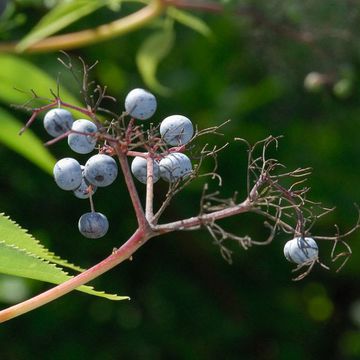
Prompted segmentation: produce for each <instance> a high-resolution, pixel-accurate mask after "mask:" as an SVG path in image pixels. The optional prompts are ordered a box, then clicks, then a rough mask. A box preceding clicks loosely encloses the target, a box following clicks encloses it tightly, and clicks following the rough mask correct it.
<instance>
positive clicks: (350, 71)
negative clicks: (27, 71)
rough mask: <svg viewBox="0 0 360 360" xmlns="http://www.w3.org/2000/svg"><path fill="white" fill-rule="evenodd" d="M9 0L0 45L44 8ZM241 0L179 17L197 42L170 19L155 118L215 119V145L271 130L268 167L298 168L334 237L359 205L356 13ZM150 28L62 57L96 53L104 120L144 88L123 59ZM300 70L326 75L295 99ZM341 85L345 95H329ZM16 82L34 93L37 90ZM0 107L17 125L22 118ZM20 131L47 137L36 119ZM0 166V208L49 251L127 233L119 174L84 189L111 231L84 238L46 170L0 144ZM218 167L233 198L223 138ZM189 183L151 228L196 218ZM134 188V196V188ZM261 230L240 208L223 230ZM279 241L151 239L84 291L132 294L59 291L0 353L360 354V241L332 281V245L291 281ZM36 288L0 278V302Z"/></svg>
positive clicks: (89, 258) (45, 64)
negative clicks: (170, 39)
mask: <svg viewBox="0 0 360 360" xmlns="http://www.w3.org/2000/svg"><path fill="white" fill-rule="evenodd" d="M14 3H15V5H16V11H15V12H14V14H13V15H11V17H9V19H10V20H12V21H15V20H14V19H15V18H16V16H18V17H19V16H20V15H21V16H22V17H23V18H24V19H25V20H24V21H23V22H22V23H21V21H20V24H19V25H18V26H16V27H14V28H12V29H10V30H9V29H7V30H6V29H5V30H4V29H2V32H1V37H2V39H3V40H4V41H5V40H15V39H19V38H21V37H22V36H23V35H24V34H26V33H27V31H29V30H30V29H31V27H32V26H33V25H34V24H35V23H36V22H37V21H38V19H40V17H41V16H42V15H43V14H45V13H46V11H47V9H46V7H45V6H44V5H43V4H42V2H39V1H37V2H33V1H26V2H25V1H16V2H14ZM251 3H252V5H251V8H250V7H249V3H247V2H245V1H233V2H230V4H229V6H228V8H227V9H228V10H227V11H225V12H222V13H218V14H209V13H206V12H194V15H195V14H196V15H198V16H200V17H201V18H202V19H203V20H204V21H205V22H206V23H207V24H208V26H209V27H210V28H211V29H212V31H213V37H212V38H211V39H207V38H204V37H203V36H201V35H199V34H198V33H195V32H194V31H192V30H190V29H188V28H186V27H184V26H182V25H179V24H175V29H176V44H175V46H174V48H173V50H172V51H171V53H170V54H169V55H168V56H167V57H166V58H165V59H164V60H163V62H162V63H161V65H160V67H159V71H158V77H159V80H160V81H161V83H163V84H165V85H166V86H168V87H169V88H171V89H173V93H172V95H171V96H169V97H164V96H160V95H158V96H157V98H158V111H157V113H156V116H155V118H154V121H155V122H156V121H160V120H161V119H162V118H164V117H165V116H167V115H169V114H173V113H181V114H185V115H187V116H189V117H190V118H191V119H192V120H193V122H194V123H196V124H197V125H198V126H199V128H205V127H209V126H214V125H218V124H220V123H222V122H224V121H225V120H227V119H229V118H230V119H231V120H232V121H231V123H230V124H229V125H227V126H226V127H225V128H224V129H223V132H224V134H225V137H224V138H209V142H211V143H212V142H217V143H219V144H222V143H224V142H226V141H231V140H232V139H233V138H234V136H240V137H243V138H246V139H247V140H248V141H250V142H255V141H257V140H260V139H262V138H264V137H266V136H268V135H270V134H272V135H274V136H278V135H284V138H283V139H281V141H280V145H279V149H278V151H277V152H276V156H277V158H278V159H279V160H280V161H281V162H282V163H284V164H286V166H287V167H288V168H289V169H292V168H297V167H300V166H301V167H307V166H310V167H312V168H313V174H312V176H311V177H310V178H309V180H308V185H309V186H310V187H311V188H312V190H311V193H310V197H311V198H312V199H313V200H316V201H321V202H323V203H324V205H325V206H329V207H332V206H336V210H335V211H334V212H333V213H332V214H330V215H328V216H327V217H326V218H323V219H321V221H320V222H319V223H318V225H317V226H316V227H315V228H314V230H313V232H314V233H316V234H319V235H332V234H334V231H335V228H334V224H338V225H339V226H340V228H341V229H343V230H346V229H348V228H350V227H351V226H352V225H353V224H354V222H355V221H356V216H357V213H356V208H355V207H354V205H353V203H354V202H358V203H359V201H360V190H359V179H360V171H359V169H360V156H359V153H360V150H359V146H360V145H359V141H358V139H359V135H360V128H359V127H360V91H359V74H360V67H359V60H360V58H359V55H360V48H359V44H358V37H359V24H360V19H359V9H360V7H359V5H358V4H357V3H356V2H353V1H340V0H337V1H335V0H334V1H328V2H326V3H323V2H319V3H315V2H312V1H303V2H301V3H299V4H295V3H293V2H291V4H288V2H287V1H270V2H265V1H260V0H258V1H255V2H251ZM237 9H242V10H244V9H246V10H247V11H241V12H237ZM249 9H250V10H249ZM124 11H125V12H126V11H129V12H130V11H133V7H132V5H128V6H125V5H124ZM116 16H118V14H114V13H112V12H110V11H109V10H101V11H99V12H97V13H96V15H92V16H89V17H86V18H84V19H82V20H81V21H80V22H78V23H76V24H74V25H72V26H71V27H70V28H69V29H67V30H69V31H70V30H76V29H81V28H87V27H93V26H95V25H96V24H101V23H105V22H107V21H110V20H111V19H112V18H116ZM10 20H7V21H10ZM4 21H5V20H4ZM0 22H1V19H0ZM4 23H5V22H4ZM4 23H3V24H4ZM154 26H155V25H154ZM154 26H153V27H146V28H144V29H141V30H139V31H137V32H134V33H130V34H128V35H126V36H124V37H120V38H115V39H112V40H109V41H106V42H103V43H101V44H97V45H93V46H89V47H86V48H82V49H75V50H73V51H70V52H69V53H70V55H71V56H74V57H75V58H76V57H77V56H82V57H83V58H84V59H85V61H86V62H87V63H92V62H94V61H95V60H99V65H98V66H97V67H96V69H95V71H94V73H93V76H94V78H95V79H96V81H98V82H99V83H100V84H102V85H107V86H108V88H109V93H110V94H111V95H113V96H114V97H116V98H117V99H118V104H117V105H114V109H116V111H118V112H120V111H122V104H123V99H124V97H125V96H126V93H127V92H128V91H129V90H131V89H132V88H134V87H145V86H146V85H144V83H143V81H142V79H141V77H140V75H139V72H138V71H137V68H136V65H135V61H134V59H135V56H136V52H137V50H138V48H139V46H140V44H141V43H142V41H143V40H144V39H145V38H146V36H148V35H149V33H150V32H151V31H153V29H154ZM310 35H311V36H310ZM306 36H308V37H306ZM309 36H310V40H306V39H309ZM304 39H305V40H304ZM19 56H20V57H22V58H24V59H26V60H28V61H30V62H32V63H33V64H36V65H37V66H39V67H41V68H42V69H43V70H44V71H46V72H47V73H48V74H50V75H51V76H53V77H56V75H57V73H58V72H59V71H62V72H65V70H64V69H63V68H62V67H61V65H60V64H59V63H58V62H57V60H56V58H57V57H58V53H56V52H54V53H47V54H33V55H26V54H22V55H19ZM314 71H316V72H319V73H322V74H326V75H328V76H330V77H331V82H330V84H328V85H326V86H324V87H323V89H322V90H320V91H318V92H309V91H306V89H305V88H304V79H305V77H306V75H307V74H308V73H310V72H314ZM344 79H345V85H346V86H345V88H346V89H345V91H339V89H337V90H335V91H334V89H333V87H334V85H335V84H337V83H338V81H340V80H344ZM343 83H344V82H343ZM29 87H32V88H35V89H36V84H29ZM66 87H67V88H68V89H70V90H71V91H72V92H73V94H75V95H77V94H78V89H77V88H76V85H75V83H74V84H72V83H69V82H67V83H66ZM338 88H339V86H338ZM2 105H3V106H4V107H7V108H8V110H10V111H11V112H12V113H13V115H15V116H16V117H17V118H18V119H20V120H21V121H22V122H25V121H26V119H27V116H26V115H25V114H24V113H23V112H21V111H15V110H11V109H10V107H9V104H6V103H3V104H2ZM0 124H1V120H0ZM33 130H34V132H35V133H36V134H38V136H39V137H40V138H42V139H43V140H45V139H47V135H46V134H45V131H44V130H43V129H42V125H41V121H39V122H38V123H36V124H34V126H33ZM0 131H1V128H0ZM51 152H52V153H53V154H54V155H55V156H56V158H58V159H59V158H61V157H65V156H72V155H70V154H69V150H68V148H67V146H66V144H65V143H61V144H56V145H55V146H53V147H52V148H51ZM85 158H86V156H85V157H84V159H85ZM0 164H1V171H0V189H1V193H0V211H2V212H5V213H6V214H7V215H9V216H11V218H12V219H13V220H15V221H17V222H18V223H19V224H21V226H23V227H24V228H26V229H29V231H30V233H32V234H33V235H34V236H36V237H37V238H39V239H40V240H41V241H42V242H43V243H44V244H45V245H46V246H47V247H49V248H50V249H51V250H53V251H55V252H56V253H57V254H59V255H60V256H62V257H63V258H66V259H69V260H70V261H72V262H75V263H77V264H79V265H80V266H83V267H89V266H91V265H93V264H95V263H96V262H98V261H100V260H101V259H103V258H104V257H106V256H107V255H108V254H109V253H110V252H111V251H112V248H113V247H115V246H117V247H118V246H119V245H121V244H122V243H123V242H124V241H125V240H126V239H127V237H128V236H129V235H130V234H131V233H132V232H133V230H134V229H135V220H134V216H133V213H132V209H131V204H130V202H129V199H128V194H127V191H126V190H125V187H124V183H123V181H122V179H119V180H118V181H117V182H116V183H114V184H113V185H112V186H111V187H109V188H106V189H101V191H98V193H97V194H96V197H95V201H96V207H97V209H98V210H99V211H101V212H104V213H106V215H107V216H108V218H109V221H110V231H109V234H108V235H107V236H106V237H105V238H103V239H100V240H98V241H93V240H89V239H86V238H83V237H81V235H80V234H79V233H78V231H77V228H76V224H77V220H78V218H79V217H80V215H81V214H82V213H83V212H85V211H88V204H87V202H85V203H84V202H83V201H80V200H78V199H76V198H74V197H73V196H71V194H68V193H65V192H63V191H61V190H60V189H58V188H57V187H56V186H55V184H54V181H53V180H52V178H51V177H50V176H49V175H48V174H46V173H45V172H43V171H42V170H41V169H39V168H37V167H35V165H33V164H32V163H30V162H28V161H27V160H25V159H24V158H23V157H21V156H20V155H18V154H16V153H14V152H12V151H11V150H9V149H8V148H6V147H4V146H1V147H0ZM219 164H220V167H219V172H220V173H221V174H222V176H223V180H224V185H223V187H222V189H221V191H222V193H223V194H224V196H231V195H232V193H233V191H235V190H237V191H239V193H240V195H242V196H243V195H244V194H245V193H246V189H245V186H246V150H245V148H244V147H243V146H241V145H239V144H237V143H231V145H230V146H229V147H228V148H227V149H226V150H225V151H224V152H223V153H222V154H221V155H220V157H219ZM202 184H203V182H202V181H199V182H196V183H194V184H192V185H191V186H190V187H189V188H187V189H186V190H185V191H184V192H183V193H181V194H180V195H179V196H178V197H177V198H176V200H175V201H174V203H173V204H172V206H171V207H170V208H169V211H168V213H167V214H166V216H165V218H164V221H165V220H166V219H169V220H170V219H179V218H183V217H184V216H188V215H191V214H197V212H198V206H199V199H200V194H201V188H202ZM156 186H158V191H159V194H160V193H164V191H166V188H165V186H166V185H165V184H160V182H159V184H158V185H156ZM139 190H140V193H141V194H143V189H142V186H139ZM262 221H263V219H259V218H257V217H256V216H255V215H249V214H245V215H241V216H237V217H235V218H233V219H228V220H226V221H225V222H224V223H223V224H225V226H226V227H227V228H228V229H230V230H231V231H233V232H235V233H237V234H239V235H246V234H249V235H251V236H253V238H254V239H256V240H262V239H264V238H265V237H266V236H267V230H266V228H264V227H263V225H262ZM286 240H288V236H286V235H283V234H279V236H277V237H276V238H275V240H274V241H273V242H272V244H270V245H269V246H266V247H252V248H250V249H249V250H248V251H244V250H243V249H241V248H240V247H239V246H232V250H233V251H234V254H233V264H232V265H228V264H227V263H226V262H225V261H224V260H223V259H222V258H221V255H220V254H219V249H218V247H217V246H216V245H214V244H213V241H212V239H211V237H210V236H209V234H207V233H206V232H205V231H198V232H186V233H182V232H178V233H173V234H169V235H166V236H163V237H160V238H156V239H153V240H151V241H150V242H149V243H148V244H147V245H146V246H144V247H143V248H141V249H140V250H139V251H138V252H137V253H136V254H135V256H134V259H133V261H132V262H126V263H123V264H121V265H120V266H119V267H118V268H116V269H114V270H112V271H110V272H109V273H107V274H105V275H103V276H101V278H99V279H97V280H96V281H94V283H93V284H94V286H96V288H98V289H104V290H106V291H108V292H110V293H112V292H116V293H118V294H121V295H129V296H130V297H131V301H123V302H111V301H108V300H104V299H100V298H95V297H92V296H89V295H85V294H82V293H75V292H74V293H71V294H69V295H67V296H64V297H63V298H61V299H58V300H56V301H54V302H52V303H50V304H48V305H46V306H44V307H42V308H39V309H37V310H35V311H33V312H31V313H28V314H25V315H23V316H21V317H18V318H16V319H13V320H11V321H9V322H7V323H4V324H1V329H0V358H1V359H6V360H13V359H14V360H15V359H16V360H17V359H19V360H22V359H52V360H57V359H59V360H60V359H67V360H71V359H74V360H75V359H102V360H107V359H133V358H134V359H219V358H224V359H357V358H360V332H359V326H360V285H359V274H360V267H359V265H358V264H359V261H360V255H359V254H360V246H359V240H360V235H359V232H358V233H356V234H355V235H354V236H352V237H351V238H350V239H349V244H350V245H351V248H352V250H353V256H352V257H351V259H350V261H349V262H348V263H347V265H346V266H345V267H344V268H343V270H342V271H341V272H340V273H336V272H335V269H336V265H334V264H332V263H331V261H330V251H331V247H330V246H329V244H323V243H320V244H319V247H320V257H321V259H322V261H323V262H324V263H325V264H327V265H329V266H330V268H331V270H330V271H327V270H325V269H322V268H321V267H320V266H316V267H315V269H314V271H313V272H312V273H311V274H310V275H309V276H308V277H307V278H305V279H304V280H302V281H301V282H293V281H291V279H292V277H293V274H292V272H291V270H292V269H293V266H292V265H291V264H290V263H288V262H287V261H286V260H285V258H284V256H283V245H284V243H285V241H286ZM47 288H49V285H47V284H40V283H37V282H32V281H28V280H22V279H21V280H16V279H15V280H14V279H12V278H10V277H7V276H2V277H1V278H0V301H1V306H2V307H3V308H5V307H6V306H9V305H10V304H11V303H12V302H13V301H15V302H16V301H19V300H21V299H22V297H25V298H26V297H30V296H31V295H35V294H37V293H39V292H41V291H42V290H44V289H47ZM9 293H13V294H15V295H14V296H12V295H9ZM16 294H17V295H16Z"/></svg>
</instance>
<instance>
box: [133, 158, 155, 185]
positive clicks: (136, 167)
mask: <svg viewBox="0 0 360 360" xmlns="http://www.w3.org/2000/svg"><path fill="white" fill-rule="evenodd" d="M131 172H132V173H133V175H134V176H135V177H136V178H137V179H138V180H139V181H140V182H142V183H143V184H146V182H147V161H146V159H145V158H143V157H141V156H136V157H135V158H134V160H133V161H132V163H131ZM159 178H160V168H159V164H158V163H157V162H156V161H153V182H154V183H155V182H157V181H158V180H159Z"/></svg>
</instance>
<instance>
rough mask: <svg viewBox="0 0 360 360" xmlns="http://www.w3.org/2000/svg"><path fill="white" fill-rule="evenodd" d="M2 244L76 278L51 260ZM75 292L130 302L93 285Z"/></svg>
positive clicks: (83, 286) (14, 246)
mask: <svg viewBox="0 0 360 360" xmlns="http://www.w3.org/2000/svg"><path fill="white" fill-rule="evenodd" d="M0 244H3V245H5V246H6V247H8V248H12V249H15V250H17V251H20V252H22V253H25V254H26V255H27V256H30V257H32V258H35V259H37V260H40V261H41V262H43V263H45V264H48V265H49V266H51V267H53V268H54V269H56V270H57V271H60V272H61V274H62V275H65V276H66V277H68V279H72V278H74V276H71V275H69V273H68V272H66V271H64V270H63V269H62V268H61V267H59V266H57V265H56V264H54V263H52V262H51V261H49V260H45V259H43V258H41V257H39V256H36V255H35V254H33V253H31V252H29V251H26V250H25V249H21V248H19V247H18V246H16V245H13V244H7V243H6V242H5V241H4V240H0ZM13 276H16V275H13ZM19 277H24V278H28V279H33V278H31V277H26V276H19ZM33 280H37V281H44V282H48V283H51V284H56V285H58V284H62V283H63V282H60V283H56V282H52V281H45V280H38V279H33ZM64 282H65V281H64ZM74 290H77V291H81V292H84V293H87V294H90V295H94V296H100V297H105V298H107V299H109V300H130V297H128V296H119V295H116V294H108V293H106V292H105V291H103V290H101V291H98V290H95V289H94V287H93V286H91V285H81V286H79V287H77V288H75V289H74Z"/></svg>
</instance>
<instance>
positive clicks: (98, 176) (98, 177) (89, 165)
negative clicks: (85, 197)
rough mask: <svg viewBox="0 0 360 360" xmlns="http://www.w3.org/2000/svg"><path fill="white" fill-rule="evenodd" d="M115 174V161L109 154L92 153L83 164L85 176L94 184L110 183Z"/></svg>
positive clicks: (116, 172)
mask: <svg viewBox="0 0 360 360" xmlns="http://www.w3.org/2000/svg"><path fill="white" fill-rule="evenodd" d="M117 174H118V167H117V164H116V161H115V160H114V159H113V158H112V157H111V156H109V155H105V154H97V155H94V156H92V157H91V158H90V159H89V160H88V161H87V162H86V164H85V170H84V175H85V178H86V180H88V181H89V183H90V184H93V185H95V186H99V187H104V186H108V185H110V184H112V183H113V181H114V180H115V179H116V177H117Z"/></svg>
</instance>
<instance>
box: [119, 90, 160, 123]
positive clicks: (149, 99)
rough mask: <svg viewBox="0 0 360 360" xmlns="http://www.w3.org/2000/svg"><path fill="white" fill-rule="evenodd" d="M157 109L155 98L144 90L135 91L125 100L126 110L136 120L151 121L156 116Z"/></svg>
mask: <svg viewBox="0 0 360 360" xmlns="http://www.w3.org/2000/svg"><path fill="white" fill-rule="evenodd" d="M156 107H157V103H156V98H155V96H154V95H153V94H151V93H149V92H148V91H146V90H144V89H133V90H131V91H130V92H129V93H128V94H127V96H126V98H125V110H126V112H127V113H128V114H129V115H131V116H132V117H134V118H135V119H140V120H146V119H149V118H150V117H151V116H153V115H154V113H155V111H156Z"/></svg>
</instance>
